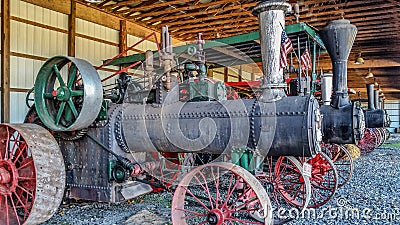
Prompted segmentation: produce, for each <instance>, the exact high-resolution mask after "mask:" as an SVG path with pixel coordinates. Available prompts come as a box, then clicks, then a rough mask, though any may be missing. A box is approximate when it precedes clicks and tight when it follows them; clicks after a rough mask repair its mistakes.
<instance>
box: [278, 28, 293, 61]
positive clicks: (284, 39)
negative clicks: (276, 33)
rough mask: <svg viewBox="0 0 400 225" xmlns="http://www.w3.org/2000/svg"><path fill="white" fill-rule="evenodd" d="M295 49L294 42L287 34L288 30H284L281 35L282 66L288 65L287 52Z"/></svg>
mask: <svg viewBox="0 0 400 225" xmlns="http://www.w3.org/2000/svg"><path fill="white" fill-rule="evenodd" d="M292 50H293V45H292V42H291V41H290V39H289V37H288V36H287V34H286V31H285V30H283V31H282V36H281V62H280V67H281V68H283V67H285V66H286V65H287V58H286V57H287V54H288V53H289V52H291V51H292Z"/></svg>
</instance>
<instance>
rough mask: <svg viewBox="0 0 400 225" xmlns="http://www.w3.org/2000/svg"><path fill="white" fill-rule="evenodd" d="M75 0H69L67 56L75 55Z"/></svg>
mask: <svg viewBox="0 0 400 225" xmlns="http://www.w3.org/2000/svg"><path fill="white" fill-rule="evenodd" d="M75 34H76V0H71V13H70V14H69V16H68V56H72V57H75Z"/></svg>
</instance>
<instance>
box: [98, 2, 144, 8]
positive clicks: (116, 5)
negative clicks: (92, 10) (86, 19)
mask: <svg viewBox="0 0 400 225" xmlns="http://www.w3.org/2000/svg"><path fill="white" fill-rule="evenodd" d="M138 2H142V1H141V0H127V1H122V2H116V3H114V4H108V5H106V6H99V5H98V7H100V8H102V9H104V10H111V9H114V8H117V7H121V6H128V5H131V4H135V3H138Z"/></svg>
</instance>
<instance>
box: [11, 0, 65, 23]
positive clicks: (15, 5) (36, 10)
mask: <svg viewBox="0 0 400 225" xmlns="http://www.w3.org/2000/svg"><path fill="white" fill-rule="evenodd" d="M10 13H11V16H16V17H19V18H23V19H27V20H31V21H34V22H37V23H41V24H45V25H48V26H53V27H57V28H61V29H66V30H67V29H68V15H65V14H62V13H59V12H56V11H52V10H49V9H45V8H42V7H39V6H36V5H33V4H30V3H27V2H24V1H21V0H11V1H10Z"/></svg>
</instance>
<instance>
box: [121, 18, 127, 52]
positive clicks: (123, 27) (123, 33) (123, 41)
mask: <svg viewBox="0 0 400 225" xmlns="http://www.w3.org/2000/svg"><path fill="white" fill-rule="evenodd" d="M127 39H128V34H127V30H126V20H121V21H120V23H119V52H120V53H121V52H123V51H125V50H126V49H127V48H128V41H127ZM126 55H127V54H126V53H125V54H123V55H122V56H126Z"/></svg>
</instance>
